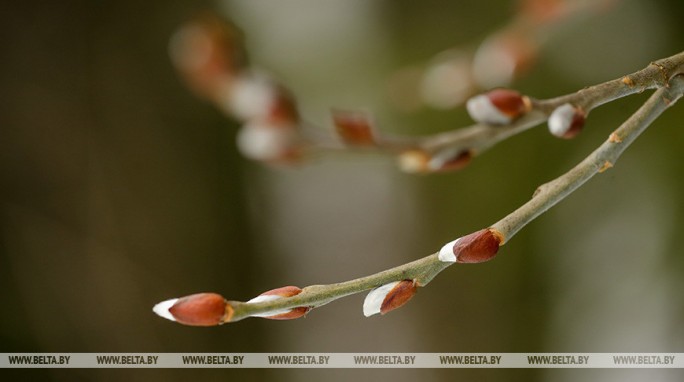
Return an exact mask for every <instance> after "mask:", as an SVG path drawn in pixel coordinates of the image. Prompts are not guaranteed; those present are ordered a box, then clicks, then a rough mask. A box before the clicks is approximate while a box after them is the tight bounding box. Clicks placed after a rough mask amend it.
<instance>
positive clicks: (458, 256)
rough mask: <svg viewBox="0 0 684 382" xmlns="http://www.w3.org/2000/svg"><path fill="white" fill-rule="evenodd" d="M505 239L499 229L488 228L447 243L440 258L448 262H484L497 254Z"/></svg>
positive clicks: (440, 253)
mask: <svg viewBox="0 0 684 382" xmlns="http://www.w3.org/2000/svg"><path fill="white" fill-rule="evenodd" d="M503 241H504V237H503V235H502V234H501V233H500V232H499V231H497V230H495V229H493V228H486V229H483V230H480V231H477V232H473V233H471V234H469V235H466V236H463V237H460V238H458V239H456V240H454V241H452V242H449V243H447V244H445V245H444V246H443V247H442V249H441V250H440V251H439V259H440V260H441V261H444V262H447V263H453V262H458V263H482V262H485V261H489V260H491V259H493V258H494V256H496V253H497V252H498V251H499V246H500V245H501V244H502V243H503Z"/></svg>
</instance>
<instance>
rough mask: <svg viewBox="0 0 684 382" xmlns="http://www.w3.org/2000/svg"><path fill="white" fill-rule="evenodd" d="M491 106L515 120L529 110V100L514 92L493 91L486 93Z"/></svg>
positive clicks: (505, 90) (506, 90) (508, 90)
mask: <svg viewBox="0 0 684 382" xmlns="http://www.w3.org/2000/svg"><path fill="white" fill-rule="evenodd" d="M487 97H488V98H489V100H490V101H491V102H492V104H493V105H494V106H495V107H496V108H497V109H498V110H499V111H500V112H502V113H503V114H505V115H507V116H509V117H511V118H517V117H519V116H521V115H522V114H524V113H526V112H527V111H528V110H529V109H530V103H529V100H526V98H525V97H524V96H523V95H522V94H520V93H518V92H517V91H515V90H510V89H494V90H492V91H490V92H488V93H487Z"/></svg>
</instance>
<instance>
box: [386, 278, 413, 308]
mask: <svg viewBox="0 0 684 382" xmlns="http://www.w3.org/2000/svg"><path fill="white" fill-rule="evenodd" d="M417 290H418V286H417V285H416V283H415V282H414V281H413V280H402V281H401V282H399V284H397V285H396V286H395V287H394V288H392V290H390V292H389V293H387V296H386V297H385V299H384V300H383V301H382V305H381V306H380V314H385V313H387V312H390V311H392V310H394V309H397V308H399V307H401V306H403V305H404V304H406V303H407V302H409V300H410V299H411V298H413V296H414V295H415V294H416V291H417Z"/></svg>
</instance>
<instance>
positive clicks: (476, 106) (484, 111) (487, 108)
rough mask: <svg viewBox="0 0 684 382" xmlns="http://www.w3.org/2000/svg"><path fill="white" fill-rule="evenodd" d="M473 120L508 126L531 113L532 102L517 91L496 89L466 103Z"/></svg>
mask: <svg viewBox="0 0 684 382" xmlns="http://www.w3.org/2000/svg"><path fill="white" fill-rule="evenodd" d="M466 108H467V109H468V113H469V114H470V117H471V118H473V120H475V121H477V122H480V123H486V124H490V125H506V124H509V123H511V122H513V121H514V120H515V119H517V118H518V117H520V116H522V115H523V114H525V113H527V112H528V111H530V109H531V108H532V104H531V101H530V99H529V98H528V97H526V96H523V95H522V94H520V93H518V92H517V91H515V90H510V89H494V90H491V91H489V92H487V93H485V94H480V95H478V96H475V97H473V98H471V99H469V100H468V102H467V103H466Z"/></svg>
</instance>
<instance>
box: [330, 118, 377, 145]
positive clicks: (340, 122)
mask: <svg viewBox="0 0 684 382" xmlns="http://www.w3.org/2000/svg"><path fill="white" fill-rule="evenodd" d="M333 121H334V122H335V128H336V130H337V134H339V136H340V138H342V140H343V141H344V143H346V144H349V145H356V146H372V145H374V144H375V143H376V142H375V137H374V134H373V128H372V123H371V121H370V118H369V117H368V116H367V115H365V114H363V113H352V112H341V111H336V112H333Z"/></svg>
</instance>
